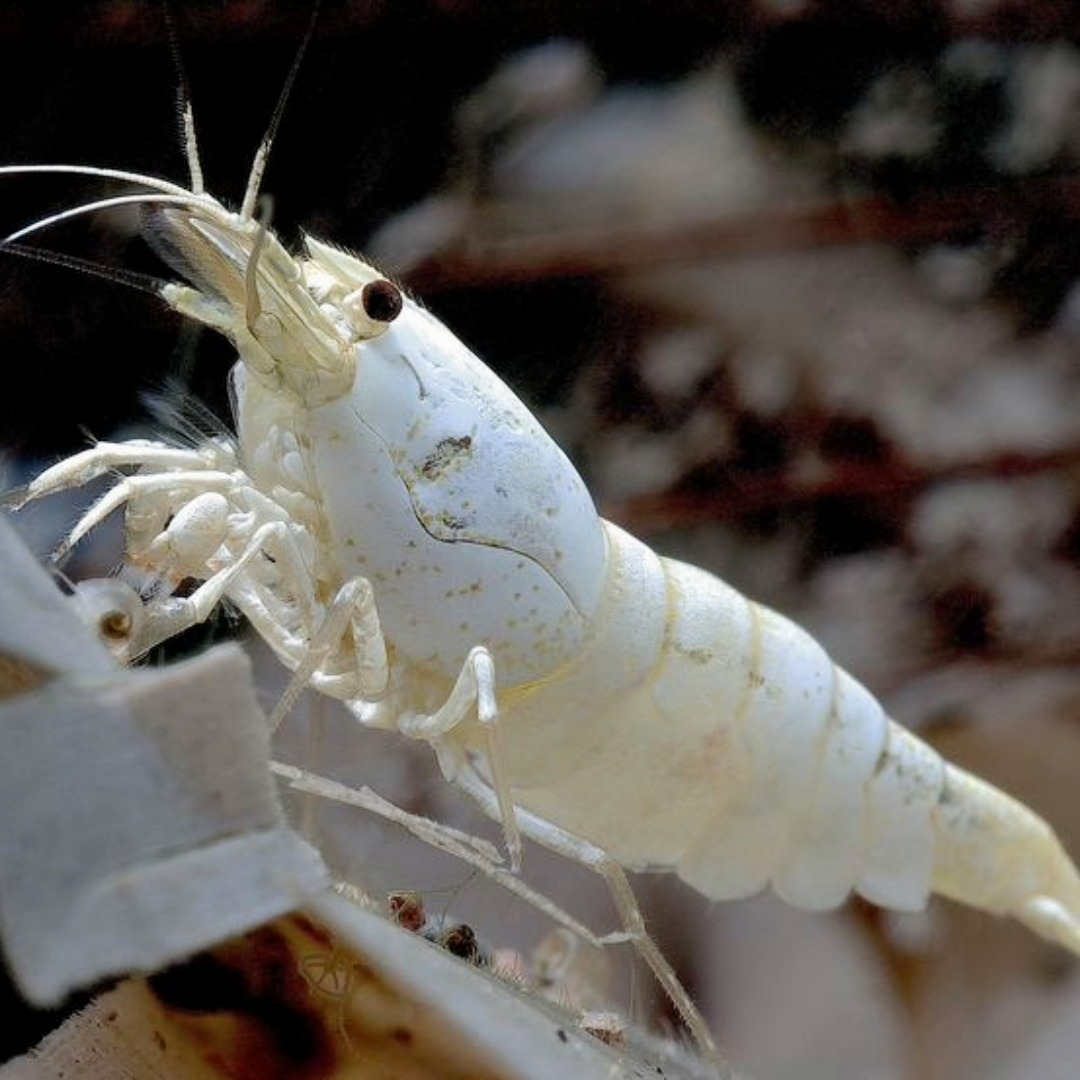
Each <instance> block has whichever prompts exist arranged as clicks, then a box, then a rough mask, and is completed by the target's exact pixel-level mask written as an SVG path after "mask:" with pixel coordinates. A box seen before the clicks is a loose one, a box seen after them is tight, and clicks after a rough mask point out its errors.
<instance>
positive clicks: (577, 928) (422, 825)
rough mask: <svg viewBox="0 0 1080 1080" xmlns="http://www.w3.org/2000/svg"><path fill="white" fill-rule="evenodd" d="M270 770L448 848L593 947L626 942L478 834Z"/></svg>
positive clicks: (355, 791) (299, 774)
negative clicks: (523, 873)
mask: <svg viewBox="0 0 1080 1080" xmlns="http://www.w3.org/2000/svg"><path fill="white" fill-rule="evenodd" d="M270 768H271V770H272V771H273V772H274V773H275V774H276V775H277V776H280V777H281V778H282V779H283V780H286V781H287V782H288V784H289V786H290V787H291V788H293V789H294V790H295V791H302V792H306V793H308V794H311V795H318V796H320V797H321V798H324V799H329V800H330V801H332V802H338V803H343V804H345V805H347V806H355V807H358V808H359V809H361V810H366V811H367V812H368V813H371V814H375V815H376V816H378V817H381V818H384V819H386V820H387V821H392V822H393V823H394V824H396V825H400V826H401V827H402V828H404V829H406V830H407V831H408V832H410V833H411V834H412V835H413V836H415V837H416V838H417V839H418V840H422V841H423V842H424V843H425V844H429V845H430V846H431V847H434V848H437V849H438V850H439V851H443V852H446V854H448V855H452V856H453V857H454V858H456V859H460V860H461V861H462V862H464V863H466V864H468V865H469V866H472V867H474V868H476V869H477V870H479V871H480V872H481V873H483V874H484V876H485V877H489V878H491V880H492V881H494V882H496V883H497V884H498V885H500V886H502V888H504V889H507V890H508V891H509V892H512V893H514V895H515V896H519V897H520V898H521V899H522V900H525V901H526V902H527V903H529V904H531V905H532V906H533V907H535V908H537V909H538V910H539V911H541V912H543V913H544V914H545V915H547V916H548V917H549V918H551V919H553V920H554V921H555V922H557V923H559V924H560V925H561V926H565V927H566V929H567V930H569V931H570V932H571V933H574V934H577V935H578V936H579V937H581V938H583V939H584V940H585V941H588V942H589V943H590V944H592V945H596V946H604V945H611V944H615V943H617V942H621V941H625V940H626V935H624V934H621V933H618V934H609V935H605V936H604V937H598V936H597V935H596V934H594V933H593V932H592V931H591V930H589V929H588V927H586V926H583V925H582V924H581V923H580V922H578V921H577V919H575V918H574V917H573V916H572V915H570V914H569V913H568V912H566V911H563V910H562V908H560V907H559V906H558V905H557V904H555V903H553V902H552V901H551V900H549V899H548V898H547V897H546V896H544V895H543V894H542V893H538V892H536V891H535V890H534V889H531V888H530V887H529V886H528V885H526V884H525V882H524V881H522V880H521V878H519V877H518V876H517V875H516V874H515V873H513V872H512V871H510V870H508V869H507V868H506V867H505V866H501V865H500V863H501V861H502V858H501V856H500V855H499V852H498V850H497V849H496V848H495V847H494V845H492V844H489V843H488V842H487V841H486V840H483V839H481V838H480V837H477V836H470V835H469V834H468V833H465V832H462V831H461V830H459V829H454V828H451V827H450V826H449V825H441V824H439V823H438V822H437V821H432V820H431V819H430V818H426V817H421V816H420V815H418V814H410V813H408V812H407V811H405V810H402V809H401V808H400V807H397V806H395V805H394V804H393V803H392V802H388V801H387V800H386V799H384V798H382V797H381V796H380V795H377V794H376V793H375V792H374V791H372V790H371V789H370V788H368V787H362V788H350V787H346V786H345V785H344V784H339V783H338V782H337V781H335V780H330V779H328V778H326V777H323V776H318V775H317V774H315V773H312V772H308V771H307V770H305V769H298V768H297V767H296V766H294V765H286V764H284V763H283V762H280V761H275V762H272V763H271V766H270Z"/></svg>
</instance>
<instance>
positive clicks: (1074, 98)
mask: <svg viewBox="0 0 1080 1080" xmlns="http://www.w3.org/2000/svg"><path fill="white" fill-rule="evenodd" d="M1008 97H1009V111H1010V117H1009V121H1010V122H1009V125H1008V127H1007V128H1006V129H1005V132H1004V134H1002V135H1001V136H999V137H998V138H997V139H995V140H994V143H993V144H992V146H991V157H992V159H993V161H994V164H995V165H997V167H998V168H1000V169H1001V170H1002V171H1004V172H1008V173H1014V174H1023V173H1028V172H1033V171H1036V170H1038V169H1043V168H1046V167H1047V166H1049V165H1052V164H1053V162H1054V158H1056V157H1057V156H1058V155H1060V154H1062V153H1063V152H1064V151H1066V150H1069V149H1075V148H1076V146H1077V143H1078V140H1080V124H1078V121H1077V106H1078V105H1080V54H1078V53H1077V52H1076V50H1075V49H1073V48H1072V46H1070V45H1067V44H1065V43H1064V42H1053V43H1051V44H1049V45H1029V46H1026V47H1023V48H1021V49H1020V50H1019V55H1018V56H1017V59H1016V62H1015V64H1014V66H1013V69H1012V71H1011V72H1010V74H1009V80H1008Z"/></svg>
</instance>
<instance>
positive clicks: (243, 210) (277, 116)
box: [240, 0, 322, 221]
mask: <svg viewBox="0 0 1080 1080" xmlns="http://www.w3.org/2000/svg"><path fill="white" fill-rule="evenodd" d="M321 6H322V0H315V3H314V4H313V5H312V8H311V18H310V19H309V20H308V25H307V30H305V31H304V38H303V40H302V41H301V42H300V48H299V49H297V51H296V56H295V58H294V59H293V62H292V67H291V68H289V74H288V76H287V77H286V79H285V85H284V86H283V87H282V88H281V95H280V96H279V97H278V100H277V104H276V105H275V106H274V112H273V114H272V115H271V117H270V125H269V127H267V129H266V134H265V135H264V136H263V137H262V142H261V143H259V149H258V150H256V151H255V160H254V161H252V163H251V173H250V174H249V175H248V182H247V188H246V189H245V190H244V201H243V203H242V204H241V206H240V217H241V218H242V219H243V220H245V221H248V220H250V219H251V218H252V217H253V216H254V214H255V204H256V202H257V201H258V198H259V188H260V187H261V186H262V178H263V173H264V172H265V171H266V162H267V160H268V158H269V157H270V149H271V147H272V146H273V145H274V139H275V138H276V137H277V131H278V126H279V125H280V124H281V118H282V116H284V115H285V106H286V105H287V104H288V101H289V95H290V94H291V93H292V88H293V83H295V82H296V76H297V75H298V74H299V72H300V64H301V63H302V62H303V59H304V53H305V52H307V47H308V45H309V43H310V42H311V39H312V37H314V35H315V24H316V22H318V19H319V8H320V7H321Z"/></svg>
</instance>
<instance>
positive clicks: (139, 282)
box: [0, 242, 169, 300]
mask: <svg viewBox="0 0 1080 1080" xmlns="http://www.w3.org/2000/svg"><path fill="white" fill-rule="evenodd" d="M0 253H2V254H4V255H19V256H20V257H22V258H24V259H32V260H33V261H34V262H43V263H51V264H53V265H54V266H63V267H65V268H67V269H69V270H78V271H80V272H81V273H83V274H89V275H91V277H99V278H104V280H105V281H109V282H112V283H113V284H115V285H127V286H128V287H129V288H132V289H138V290H139V291H140V292H145V293H149V294H150V295H151V296H155V297H157V298H158V299H159V300H160V299H161V291H162V289H164V288H165V286H166V285H168V284H169V283H168V281H166V280H165V279H164V278H156V277H152V276H151V275H150V274H140V273H139V272H138V271H136V270H124V269H123V268H121V267H116V266H102V265H101V263H96V262H91V261H90V260H89V259H82V258H80V257H79V256H78V255H68V254H66V253H65V252H62V251H50V250H49V249H48V248H39V247H31V246H29V245H27V244H9V243H6V242H0Z"/></svg>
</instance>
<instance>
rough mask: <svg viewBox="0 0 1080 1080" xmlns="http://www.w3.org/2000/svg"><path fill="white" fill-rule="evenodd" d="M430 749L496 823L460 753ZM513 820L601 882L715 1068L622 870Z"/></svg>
mask: <svg viewBox="0 0 1080 1080" xmlns="http://www.w3.org/2000/svg"><path fill="white" fill-rule="evenodd" d="M434 749H435V752H436V754H437V755H438V758H439V766H440V768H441V769H442V771H443V775H444V776H445V777H446V779H447V780H449V781H450V782H451V783H452V784H454V785H455V786H456V787H459V788H461V789H462V790H463V791H464V792H466V794H468V795H470V796H471V797H472V798H473V799H474V800H475V801H476V802H477V803H478V804H479V806H480V808H481V809H482V810H483V811H484V813H485V814H487V815H488V817H490V818H492V819H493V820H495V821H498V820H500V819H501V809H500V807H499V804H498V801H497V800H496V798H495V795H494V792H493V791H492V789H491V788H490V787H489V786H488V785H487V784H486V783H485V782H484V780H483V778H482V777H481V776H480V775H479V773H477V771H476V769H475V767H474V766H473V765H472V763H471V762H470V761H469V760H468V758H467V756H466V755H465V754H464V752H462V751H461V750H460V749H459V748H457V747H454V746H452V745H450V744H446V743H435V744H434ZM517 820H518V822H519V824H520V827H521V831H522V833H524V835H525V836H528V837H529V838H530V839H531V840H535V841H536V842H537V843H538V844H542V845H543V846H544V847H546V848H548V849H549V850H551V851H555V852H557V853H558V854H560V855H564V856H566V858H568V859H572V860H573V861H574V862H577V863H580V864H581V865H582V866H587V867H588V868H589V869H590V870H594V871H596V873H598V874H599V875H600V876H601V877H603V879H604V881H605V882H606V883H607V887H608V890H609V892H610V893H611V899H612V901H613V902H614V904H615V909H616V911H617V912H618V914H619V919H620V921H621V922H622V925H623V929H624V930H625V932H626V935H627V938H628V939H629V940H630V942H631V943H632V944H633V946H634V948H635V949H637V951H638V955H640V956H641V958H642V959H643V960H644V961H645V963H646V964H648V965H649V968H650V969H651V970H652V973H653V975H655V976H656V980H657V982H659V983H660V985H661V986H662V987H663V988H664V991H665V992H666V993H667V995H668V997H669V998H670V999H671V1001H672V1003H673V1004H674V1006H675V1008H676V1009H677V1010H678V1012H679V1015H680V1016H681V1017H682V1018H683V1020H684V1022H685V1023H686V1026H687V1027H688V1028H689V1029H690V1031H691V1032H692V1034H693V1036H694V1039H695V1040H696V1041H697V1044H698V1046H699V1048H700V1049H701V1052H702V1053H703V1054H704V1055H705V1056H706V1057H707V1058H709V1059H710V1060H711V1061H714V1062H718V1063H719V1062H720V1060H721V1059H720V1051H719V1048H718V1047H717V1045H716V1041H715V1040H714V1039H713V1037H712V1033H711V1032H710V1031H709V1026H708V1024H706V1022H705V1018H704V1017H703V1016H702V1015H701V1013H700V1012H699V1011H698V1009H697V1006H696V1005H695V1004H694V1002H693V1000H692V999H691V997H690V995H689V993H687V991H686V988H685V987H684V986H683V985H682V983H681V982H680V981H679V977H678V976H677V975H676V974H675V971H674V969H673V968H672V967H671V965H670V964H669V963H668V962H667V959H666V958H665V957H664V954H663V953H662V952H661V951H660V949H659V947H658V946H657V944H656V942H655V941H653V939H652V938H651V937H650V936H649V933H648V930H647V929H646V926H645V917H644V916H643V915H642V913H641V908H640V907H639V906H638V902H637V898H636V897H635V896H634V891H633V889H632V888H631V887H630V882H629V881H628V880H627V877H626V874H625V872H624V871H623V868H622V867H621V866H620V865H619V864H618V863H617V862H616V861H615V860H614V859H612V858H611V856H610V855H608V854H607V852H605V851H604V850H603V849H602V848H599V847H597V846H596V845H595V844H591V843H589V841H587V840H583V839H581V838H580V837H578V836H575V835H574V834H573V833H569V832H566V830H564V829H560V828H559V827H558V826H557V825H553V824H552V823H551V822H549V821H545V820H544V819H543V818H540V817H537V816H536V815H535V814H532V813H530V812H529V811H528V810H525V809H523V808H521V807H518V808H517Z"/></svg>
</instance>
